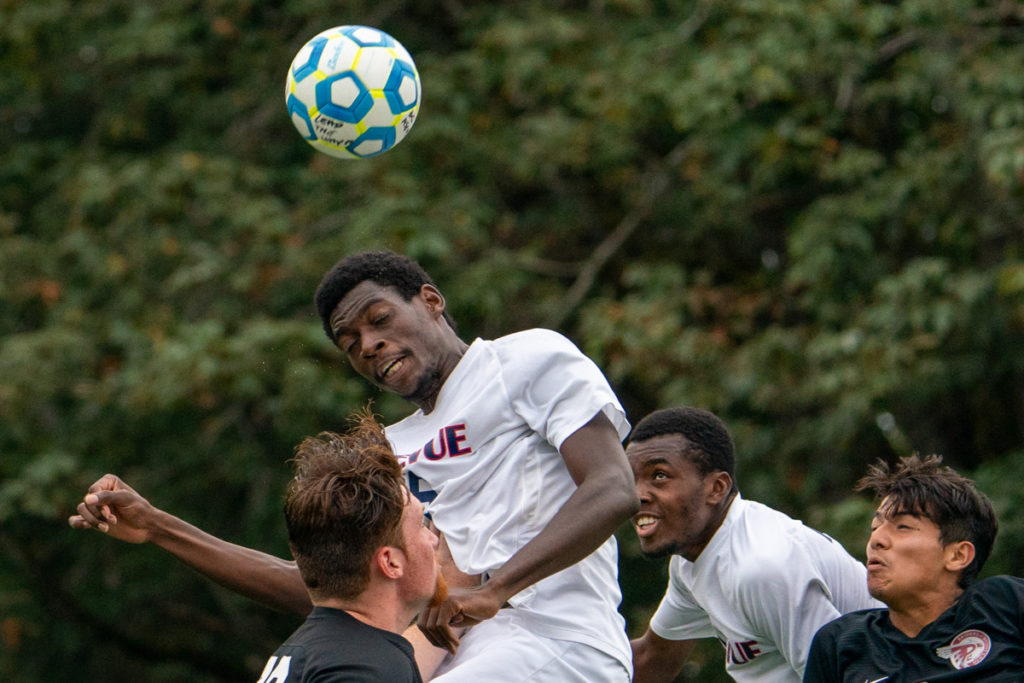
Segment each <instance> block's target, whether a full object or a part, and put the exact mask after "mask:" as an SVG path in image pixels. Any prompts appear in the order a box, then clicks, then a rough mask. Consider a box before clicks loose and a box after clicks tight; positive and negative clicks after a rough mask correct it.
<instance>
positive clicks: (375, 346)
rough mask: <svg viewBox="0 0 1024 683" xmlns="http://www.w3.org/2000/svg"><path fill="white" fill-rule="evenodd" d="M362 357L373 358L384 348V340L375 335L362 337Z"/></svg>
mask: <svg viewBox="0 0 1024 683" xmlns="http://www.w3.org/2000/svg"><path fill="white" fill-rule="evenodd" d="M360 342H361V350H360V355H361V356H362V357H363V358H372V357H373V356H374V355H376V354H377V353H379V352H380V350H381V349H382V348H384V340H383V339H381V338H380V337H378V336H376V335H374V334H372V333H371V334H363V335H362V337H360Z"/></svg>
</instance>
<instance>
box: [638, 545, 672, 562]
mask: <svg viewBox="0 0 1024 683" xmlns="http://www.w3.org/2000/svg"><path fill="white" fill-rule="evenodd" d="M674 553H675V549H674V548H673V547H672V546H667V545H663V546H656V545H648V546H644V545H641V546H640V554H641V555H643V556H644V557H646V558H647V559H648V560H660V559H662V558H665V557H669V556H670V555H673V554H674Z"/></svg>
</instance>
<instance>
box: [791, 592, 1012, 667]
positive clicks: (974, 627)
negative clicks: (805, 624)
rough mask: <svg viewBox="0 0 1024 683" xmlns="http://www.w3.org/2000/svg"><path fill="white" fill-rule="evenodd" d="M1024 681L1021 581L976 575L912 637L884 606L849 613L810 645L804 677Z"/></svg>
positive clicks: (830, 625) (828, 626)
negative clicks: (947, 605) (981, 578)
mask: <svg viewBox="0 0 1024 683" xmlns="http://www.w3.org/2000/svg"><path fill="white" fill-rule="evenodd" d="M945 681H991V682H993V683H1004V682H1005V683H1009V682H1010V681H1013V682H1014V683H1020V681H1024V579H1019V578H1016V577H1010V576H996V577H992V578H988V579H983V580H981V581H978V582H977V583H975V584H974V585H973V586H971V587H970V588H968V589H967V590H966V591H964V593H963V595H961V596H960V599H959V600H958V601H957V603H956V604H955V605H953V606H952V607H950V608H949V609H948V610H946V611H945V612H943V613H942V615H941V616H940V617H939V618H938V619H936V620H935V621H933V622H932V623H930V624H928V625H927V626H925V627H924V629H922V630H921V632H920V633H919V634H918V635H917V637H915V638H911V637H909V636H907V635H905V634H904V633H903V632H901V631H899V630H898V629H896V628H895V627H894V626H893V625H892V623H891V622H890V621H889V611H888V610H886V609H871V610H861V611H859V612H851V613H849V614H846V615H844V616H842V617H840V618H838V619H836V620H835V621H833V622H831V623H829V624H826V625H825V626H823V627H822V628H821V630H819V631H818V633H817V635H816V636H815V637H814V641H813V642H812V644H811V652H810V655H809V656H808V660H807V669H806V672H805V673H804V683H808V682H810V683H840V682H842V683H942V682H945Z"/></svg>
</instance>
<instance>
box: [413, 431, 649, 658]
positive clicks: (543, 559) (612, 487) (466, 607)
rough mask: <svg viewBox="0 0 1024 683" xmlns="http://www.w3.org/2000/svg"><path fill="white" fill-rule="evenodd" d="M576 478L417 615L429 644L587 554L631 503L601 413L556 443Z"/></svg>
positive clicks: (621, 462) (449, 640)
mask: <svg viewBox="0 0 1024 683" xmlns="http://www.w3.org/2000/svg"><path fill="white" fill-rule="evenodd" d="M560 450H561V454H562V459H563V460H564V461H565V464H566V467H567V468H568V469H569V474H570V475H571V476H572V479H573V481H574V482H575V483H576V486H577V488H576V491H575V492H573V494H572V495H571V496H570V497H569V499H568V500H566V501H565V504H564V505H563V506H562V507H561V509H559V511H558V512H557V513H555V516H554V517H553V518H552V519H551V521H550V522H548V525H547V526H546V527H545V528H544V530H543V531H541V532H540V533H539V534H538V535H537V536H536V537H534V538H533V539H532V540H531V541H530V542H529V543H527V544H526V545H525V546H523V547H522V548H521V549H520V550H519V551H518V552H517V553H515V554H514V555H513V556H512V557H510V558H509V560H508V562H506V563H505V564H504V565H503V566H502V567H501V568H500V569H498V570H497V571H495V572H494V573H492V574H491V575H490V576H489V578H488V580H487V581H486V582H485V583H483V584H481V585H480V586H476V587H472V588H452V589H451V590H450V591H449V595H448V599H447V600H445V601H444V602H443V603H441V605H439V606H437V607H434V608H431V609H428V610H426V611H425V612H423V613H422V614H421V615H420V620H419V627H420V629H421V630H422V631H423V633H424V634H425V635H426V636H427V639H428V640H430V642H431V643H433V644H434V645H436V646H438V647H443V648H445V649H448V650H450V651H454V649H455V647H457V646H458V642H459V641H458V638H457V637H456V634H455V631H454V630H453V628H452V627H453V626H469V625H472V624H476V623H479V622H481V621H483V620H485V619H490V618H491V617H493V616H494V615H495V614H497V613H498V610H499V609H501V607H502V605H504V604H505V603H506V602H507V601H508V599H509V598H511V597H512V596H513V595H515V594H516V593H518V592H519V591H521V590H523V589H524V588H527V587H528V586H532V585H533V584H535V583H537V582H538V581H540V580H541V579H544V578H546V577H548V576H551V575H552V574H554V573H555V572H558V571H561V570H563V569H565V568H566V567H569V566H572V565H573V564H576V563H577V562H579V561H580V560H582V559H583V558H585V557H586V556H587V555H589V554H590V553H592V552H594V551H595V550H596V549H597V548H599V547H600V546H601V544H602V543H604V542H605V541H606V540H608V538H609V537H610V536H611V535H612V533H614V532H615V530H616V529H617V528H618V527H619V525H621V524H622V523H623V522H625V521H626V520H627V519H629V518H630V517H632V516H633V515H634V514H635V513H636V511H637V509H638V508H639V501H638V499H637V496H636V492H635V490H634V487H633V473H632V470H631V469H630V467H629V461H628V460H627V459H626V454H625V452H624V451H623V449H622V444H621V443H620V441H619V436H618V433H617V432H616V431H615V427H614V426H613V425H612V423H611V422H610V421H609V420H608V418H607V417H605V415H604V414H603V413H599V414H598V415H596V416H595V417H594V418H593V419H592V420H591V421H590V422H588V423H587V424H586V425H584V426H583V427H581V428H580V429H578V430H577V431H576V432H574V433H573V434H572V435H571V436H570V437H569V438H568V439H566V440H565V441H564V442H563V444H562V447H561V449H560Z"/></svg>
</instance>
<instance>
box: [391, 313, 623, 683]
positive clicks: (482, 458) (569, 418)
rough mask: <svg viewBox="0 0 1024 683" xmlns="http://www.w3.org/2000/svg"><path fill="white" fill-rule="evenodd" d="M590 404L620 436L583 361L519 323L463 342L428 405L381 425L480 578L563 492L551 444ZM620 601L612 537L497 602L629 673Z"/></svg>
mask: <svg viewBox="0 0 1024 683" xmlns="http://www.w3.org/2000/svg"><path fill="white" fill-rule="evenodd" d="M599 412H603V413H604V414H605V415H606V416H607V417H608V418H609V420H610V421H611V423H612V424H613V425H614V426H615V429H616V430H617V431H618V434H619V437H620V438H625V436H626V434H627V433H628V431H629V424H628V423H627V421H626V418H625V414H624V412H623V410H622V407H621V406H620V405H619V402H618V399H617V398H616V397H615V394H614V393H613V392H612V389H611V387H610V386H609V385H608V381H607V380H606V379H605V377H604V375H602V374H601V371H600V370H599V369H598V368H597V366H596V365H595V364H594V363H593V361H591V360H590V359H589V358H587V357H586V356H584V355H583V354H582V353H581V352H580V351H579V349H577V348H576V346H575V345H573V344H572V342H570V341H569V340H568V339H566V338H565V337H563V336H562V335H560V334H558V333H556V332H552V331H550V330H527V331H525V332H518V333H515V334H511V335H508V336H505V337H501V338H500V339H496V340H494V341H486V340H481V339H477V340H475V341H474V342H473V344H472V345H471V346H470V347H469V349H468V350H467V351H466V354H465V355H464V356H463V358H462V359H461V360H460V361H459V364H458V365H457V366H456V367H455V369H454V370H453V371H452V374H451V375H450V376H449V377H448V379H447V380H446V381H445V383H444V386H443V387H442V388H441V391H440V393H439V394H438V396H437V402H436V403H435V405H434V409H433V410H432V411H431V412H430V413H429V414H424V413H423V411H421V410H418V411H416V412H415V413H413V414H412V415H410V416H409V417H407V418H405V419H404V420H402V421H401V422H398V423H397V424H395V425H392V426H391V427H388V428H387V430H386V431H387V436H388V438H389V440H390V441H391V442H392V445H393V446H394V449H395V453H397V454H398V457H399V460H400V462H401V463H402V466H403V467H404V469H405V472H406V475H407V478H408V482H409V488H410V490H412V491H413V492H414V493H417V494H418V495H419V496H420V498H421V500H424V503H425V505H426V506H427V510H428V511H429V513H430V514H431V517H432V518H433V520H434V523H435V524H436V525H437V527H438V529H440V530H441V531H442V532H443V533H444V535H445V538H446V539H447V541H448V547H449V548H450V549H451V553H452V558H453V559H454V560H455V564H456V565H457V566H458V567H459V569H460V570H461V571H463V572H465V573H467V574H483V573H486V572H491V571H494V570H496V569H498V568H499V567H501V566H502V565H503V564H504V563H505V561H506V560H508V558H509V557H511V556H512V555H513V554H514V553H515V552H517V551H518V550H519V549H520V548H522V547H523V546H524V545H526V543H527V542H529V541H530V540H531V539H532V538H534V537H535V536H536V535H537V534H538V533H540V531H541V530H542V529H543V528H544V527H545V526H546V525H547V523H548V522H549V521H550V520H551V518H552V517H553V516H554V515H555V513H556V512H557V511H558V510H559V509H560V508H561V507H562V505H563V504H564V503H565V501H566V500H567V499H568V498H569V496H570V495H571V494H572V493H573V491H575V489H576V485H575V484H574V482H573V481H572V478H571V477H570V475H569V471H568V469H567V468H566V466H565V462H564V461H563V460H562V456H561V455H560V453H559V452H558V448H559V447H560V446H561V445H562V442H563V441H564V440H565V439H566V438H568V437H569V436H571V435H572V434H573V433H574V432H575V431H576V430H578V429H579V428H580V427H583V426H584V425H586V424H587V423H588V422H589V421H590V420H591V419H593V417H594V416H595V415H597V414H598V413H599ZM594 455H595V457H597V456H599V454H597V453H595V454H594ZM424 494H426V495H424ZM431 496H434V497H433V499H431ZM620 600H621V594H620V592H619V585H618V549H617V546H616V543H615V538H614V537H612V538H609V539H608V541H606V542H605V543H604V544H603V545H602V546H601V547H600V548H598V549H597V550H596V551H594V552H593V553H592V554H591V555H590V556H588V557H586V558H585V559H583V560H582V561H580V562H579V563H577V564H575V565H573V566H572V567H569V568H567V569H565V570H563V571H561V572H558V573H556V574H553V575H551V576H549V577H548V578H546V579H543V580H541V581H539V582H537V583H536V584H534V585H533V586H530V587H529V588H526V589H525V590H523V591H521V592H520V593H518V594H516V595H515V596H514V597H512V599H511V600H510V601H509V602H510V604H511V605H512V606H513V607H514V608H515V610H516V612H517V613H518V614H519V615H520V617H521V618H522V619H523V620H524V622H526V623H527V625H528V627H529V628H530V629H532V630H534V631H535V632H537V633H540V634H542V635H545V636H547V637H550V638H557V639H562V640H571V641H574V642H580V643H584V644H586V645H589V646H591V647H594V648H597V649H599V650H601V651H603V652H606V653H608V654H610V655H611V656H613V657H615V658H616V659H619V660H620V661H621V662H622V663H623V664H624V666H626V667H627V668H628V669H630V670H631V669H632V664H631V657H630V648H629V641H628V639H627V637H626V633H625V622H624V620H623V618H622V616H621V615H620V614H619V613H618V605H619V602H620ZM456 657H458V655H456Z"/></svg>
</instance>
